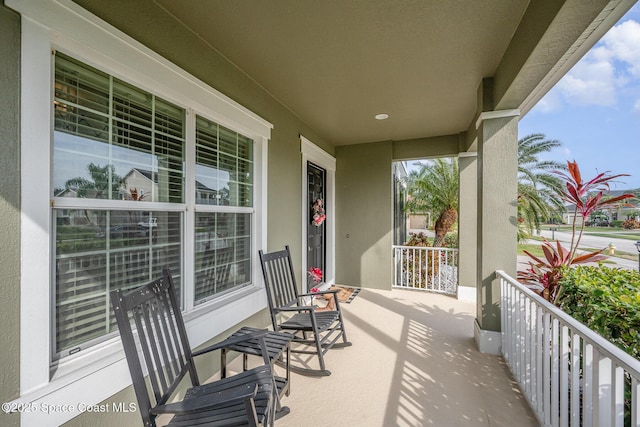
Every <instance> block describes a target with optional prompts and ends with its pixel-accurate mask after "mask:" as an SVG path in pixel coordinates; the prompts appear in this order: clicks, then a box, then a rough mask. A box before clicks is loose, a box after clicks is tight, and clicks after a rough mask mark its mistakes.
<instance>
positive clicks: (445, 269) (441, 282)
mask: <svg viewBox="0 0 640 427" xmlns="http://www.w3.org/2000/svg"><path fill="white" fill-rule="evenodd" d="M393 258H394V259H393V261H394V279H393V287H394V288H405V289H420V290H426V291H431V292H438V293H444V294H448V295H457V293H458V270H457V268H458V261H457V260H458V250H457V249H450V248H432V247H418V246H397V245H394V246H393Z"/></svg>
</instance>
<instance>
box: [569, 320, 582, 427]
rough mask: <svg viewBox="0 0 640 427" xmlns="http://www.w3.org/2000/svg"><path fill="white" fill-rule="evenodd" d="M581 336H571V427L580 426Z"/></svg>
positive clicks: (573, 334)
mask: <svg viewBox="0 0 640 427" xmlns="http://www.w3.org/2000/svg"><path fill="white" fill-rule="evenodd" d="M581 349H582V340H581V339H580V335H578V334H575V333H573V331H572V335H571V389H570V393H571V427H577V426H579V425H580V356H581V355H582V351H581Z"/></svg>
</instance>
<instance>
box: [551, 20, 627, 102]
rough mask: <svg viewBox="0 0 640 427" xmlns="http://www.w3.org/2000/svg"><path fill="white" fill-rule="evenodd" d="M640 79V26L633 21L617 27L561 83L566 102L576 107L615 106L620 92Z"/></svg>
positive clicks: (559, 89) (559, 88) (560, 91)
mask: <svg viewBox="0 0 640 427" xmlns="http://www.w3.org/2000/svg"><path fill="white" fill-rule="evenodd" d="M638 78H640V24H639V23H638V22H636V21H633V20H628V21H625V22H623V23H621V24H618V25H616V26H615V27H613V28H612V29H611V30H610V31H609V32H608V33H607V34H606V35H605V36H604V37H603V38H602V40H601V41H600V42H599V43H598V44H597V45H596V46H595V47H594V48H593V49H591V51H589V53H587V55H585V57H584V58H582V60H580V61H579V62H578V63H577V64H576V65H575V66H574V67H573V69H571V71H569V73H568V74H567V75H566V76H564V77H563V78H562V80H560V82H558V86H557V88H558V91H559V93H560V94H561V96H562V99H563V100H564V101H565V102H566V103H568V104H572V105H580V106H585V105H602V106H611V105H615V104H616V102H617V100H618V92H619V91H620V89H622V88H624V87H625V86H626V85H627V84H629V83H630V82H633V80H634V79H638Z"/></svg>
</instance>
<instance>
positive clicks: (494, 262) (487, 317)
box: [476, 116, 518, 332]
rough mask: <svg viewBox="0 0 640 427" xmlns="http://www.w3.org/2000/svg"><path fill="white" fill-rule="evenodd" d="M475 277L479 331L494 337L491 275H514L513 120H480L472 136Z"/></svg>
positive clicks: (495, 302) (496, 315) (496, 319)
mask: <svg viewBox="0 0 640 427" xmlns="http://www.w3.org/2000/svg"><path fill="white" fill-rule="evenodd" d="M478 145H479V150H478V208H477V221H478V223H477V231H478V234H477V235H478V241H477V245H478V246H477V248H478V251H477V262H478V264H477V277H476V284H477V286H478V299H477V304H478V315H477V322H478V324H479V326H480V328H481V329H483V330H487V331H497V332H499V331H500V286H499V282H498V280H497V279H496V275H495V271H496V270H503V271H505V272H506V273H507V274H509V275H510V276H511V277H515V275H516V262H517V237H516V236H517V231H518V222H517V195H518V178H517V175H518V162H517V155H518V117H517V116H508V117H500V118H495V119H486V120H483V121H482V123H481V124H480V127H479V130H478Z"/></svg>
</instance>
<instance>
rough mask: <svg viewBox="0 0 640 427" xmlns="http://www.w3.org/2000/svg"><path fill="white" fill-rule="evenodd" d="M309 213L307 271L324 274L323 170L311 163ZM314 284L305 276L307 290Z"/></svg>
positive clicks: (324, 217) (308, 180)
mask: <svg viewBox="0 0 640 427" xmlns="http://www.w3.org/2000/svg"><path fill="white" fill-rule="evenodd" d="M307 182H308V189H307V191H308V196H307V200H308V202H309V212H308V220H307V269H311V268H319V269H320V270H322V273H323V280H324V274H325V272H326V267H327V265H326V229H327V225H326V216H325V212H326V206H325V201H326V200H325V170H324V169H322V168H321V167H319V166H316V165H314V164H313V163H311V162H308V163H307ZM314 286H315V283H314V282H313V280H312V279H311V277H310V276H309V275H307V290H309V289H311V288H312V287H314Z"/></svg>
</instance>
